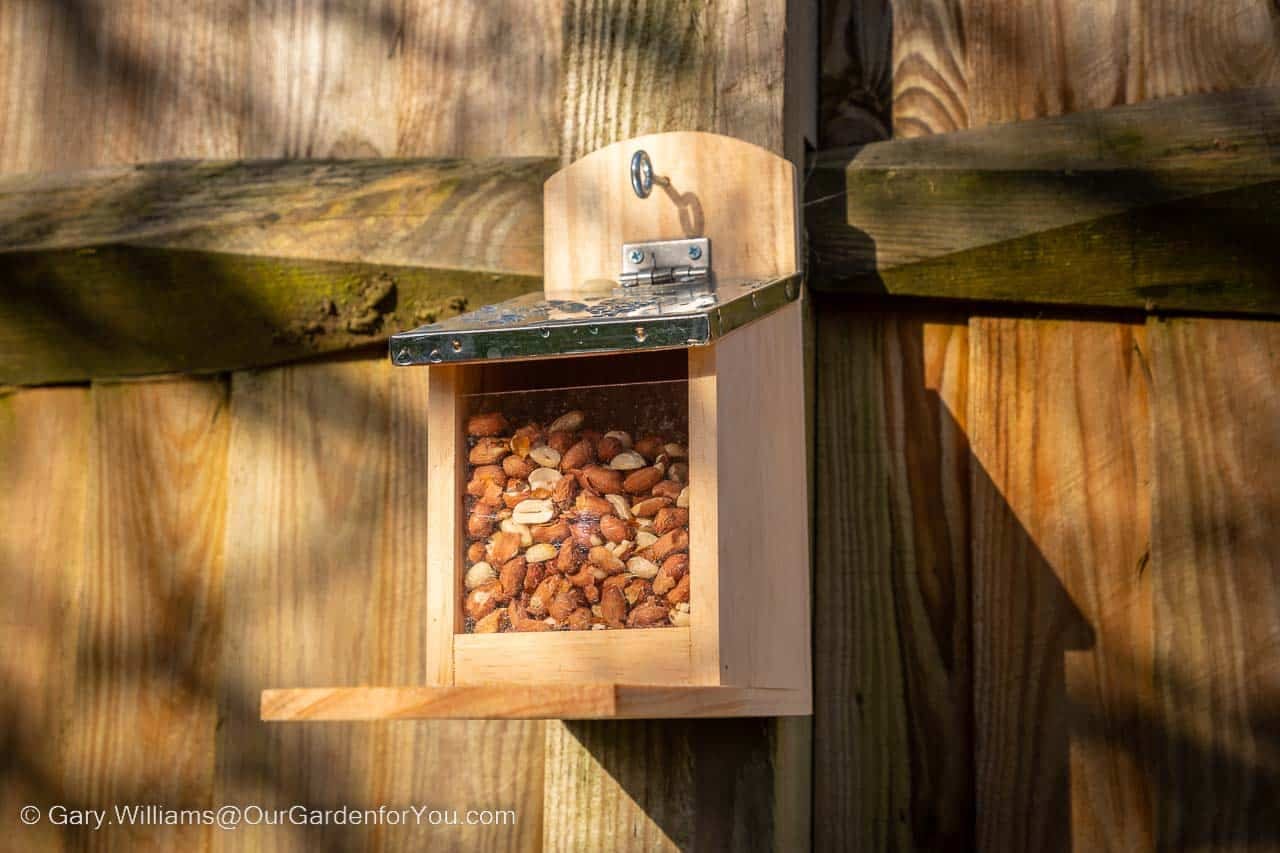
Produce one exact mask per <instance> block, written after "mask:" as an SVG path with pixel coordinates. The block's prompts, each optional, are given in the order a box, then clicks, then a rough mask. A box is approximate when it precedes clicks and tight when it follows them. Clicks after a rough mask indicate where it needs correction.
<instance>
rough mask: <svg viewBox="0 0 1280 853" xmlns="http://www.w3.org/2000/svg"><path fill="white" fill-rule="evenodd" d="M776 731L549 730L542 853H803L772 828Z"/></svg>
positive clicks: (673, 724) (766, 725) (732, 727)
mask: <svg viewBox="0 0 1280 853" xmlns="http://www.w3.org/2000/svg"><path fill="white" fill-rule="evenodd" d="M777 731H778V729H777V728H776V727H775V726H774V725H773V724H772V723H770V722H769V721H767V720H762V719H751V718H742V719H734V720H666V721H625V722H623V721H619V722H572V723H562V724H552V725H549V726H548V730H547V745H546V753H547V763H546V768H545V774H546V779H547V783H548V784H547V799H546V802H545V809H546V813H545V815H544V820H545V828H544V830H543V849H544V850H547V851H556V850H566V851H576V850H619V849H626V850H634V849H645V850H770V849H774V850H795V849H797V847H795V846H788V841H790V842H792V843H794V842H795V841H797V840H798V841H799V842H800V845H801V848H803V847H807V846H808V843H809V839H808V835H807V833H806V834H804V835H799V836H797V835H794V834H792V835H788V834H786V827H784V826H781V825H780V824H779V822H778V820H779V817H780V816H782V814H783V813H781V812H779V811H778V809H777V808H776V805H777V802H778V799H777V793H776V790H775V785H776V784H777V782H778V777H779V775H781V774H783V773H785V772H786V768H785V767H782V766H780V765H777V764H774V763H773V762H771V761H769V760H768V756H769V755H770V754H774V755H777V754H779V753H785V750H784V749H782V748H781V745H780V744H778V742H777V738H776V735H775V732H777ZM757 744H759V745H760V746H757ZM806 819H807V816H806Z"/></svg>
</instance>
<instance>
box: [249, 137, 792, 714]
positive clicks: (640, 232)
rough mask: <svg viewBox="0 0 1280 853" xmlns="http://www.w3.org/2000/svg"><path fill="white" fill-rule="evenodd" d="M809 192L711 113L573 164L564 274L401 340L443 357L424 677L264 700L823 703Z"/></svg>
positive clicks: (397, 355)
mask: <svg viewBox="0 0 1280 853" xmlns="http://www.w3.org/2000/svg"><path fill="white" fill-rule="evenodd" d="M795 199H796V195H795V174H794V168H793V167H792V165H791V164H790V163H788V162H787V161H785V160H783V159H782V158H780V157H778V156H776V155H774V154H771V153H769V152H767V151H765V150H764V149H761V148H758V147H756V146H754V145H750V144H748V143H745V142H741V141H739V140H735V139H731V138H728V137H722V136H717V135H713V134H706V133H691V132H677V133H665V134H656V135H651V136H644V137H640V138H637V139H633V140H628V141H625V142H619V143H616V144H614V145H610V146H608V147H606V148H603V149H601V150H599V151H596V152H594V153H592V154H590V155H588V156H586V157H584V158H583V159H581V160H579V161H578V162H576V163H574V164H572V165H570V166H568V167H566V168H565V169H562V170H561V171H560V172H558V173H556V174H555V175H553V176H552V177H551V178H550V179H549V180H548V181H547V183H546V186H545V192H544V217H545V218H544V229H545V230H544V234H545V240H544V243H545V245H544V252H545V293H544V294H531V295H530V296H528V297H522V298H519V299H515V300H511V301H509V302H506V303H501V304H499V305H494V306H489V307H486V308H484V309H481V310H479V311H475V312H472V313H470V314H467V315H464V316H461V317H458V318H455V319H453V320H450V321H447V322H444V323H438V324H433V325H430V326H425V327H423V328H420V329H416V330H414V331H411V332H406V333H402V334H398V335H395V336H393V338H392V340H391V357H392V360H393V362H394V363H395V364H397V365H404V366H412V367H417V368H418V369H426V370H428V371H430V374H429V381H428V385H429V392H428V393H429V415H428V417H429V420H428V442H429V460H430V461H429V470H428V471H427V472H426V474H427V476H428V477H429V478H430V481H429V502H428V506H427V507H426V509H425V511H426V512H427V513H429V529H428V554H427V559H428V566H429V569H428V571H429V579H428V591H427V601H426V606H427V607H428V609H429V628H428V636H427V638H426V641H427V652H428V655H427V656H428V661H429V667H430V671H429V673H428V680H429V683H428V684H426V685H422V686H414V687H387V688H333V689H323V688H322V689H303V690H274V691H266V692H265V693H264V696H263V717H264V718H266V719H382V718H433V717H441V718H449V717H455V718H563V719H582V718H610V717H653V718H657V717H681V716H774V715H792V714H808V713H810V712H811V689H810V682H811V668H810V627H809V537H808V520H807V519H808V489H807V485H806V452H805V400H804V368H803V350H802V323H801V304H800V296H801V284H802V281H801V275H800V272H799V270H800V264H799V261H798V254H797V236H796V232H797V221H796V220H797V210H796V201H795ZM713 253H714V256H713ZM419 366H420V367H419ZM566 413H568V414H566ZM558 418H559V420H557V419H558ZM490 424H493V427H492V428H490V427H489V425H490ZM521 424H525V425H526V426H524V427H523V431H518V430H519V427H520V425H521ZM557 424H560V425H564V427H565V428H561V429H556V428H555V427H556V426H557ZM654 424H658V425H659V426H657V427H655V426H654ZM548 427H550V428H548ZM646 429H648V430H650V431H653V430H655V429H656V430H657V431H658V433H660V435H661V436H663V437H664V438H661V439H650V440H648V444H647V445H645V444H643V440H642V435H644V434H645V430H646ZM513 431H515V435H514V436H513V435H512V432H513ZM614 431H616V432H614ZM606 432H607V433H608V435H603V434H605V433H606ZM522 436H523V437H522ZM602 436H603V437H602ZM613 436H617V439H616V440H614V439H613V438H612V437H613ZM606 439H608V440H606ZM666 440H669V441H670V443H667V444H662V443H661V442H662V441H666ZM521 442H523V443H521ZM480 445H483V446H480ZM535 445H536V446H535ZM513 447H514V448H515V449H514V450H513V449H512V448H513ZM531 447H532V448H533V449H532V450H531ZM606 447H607V448H608V449H607V450H606ZM664 448H665V449H664ZM489 450H492V454H491V455H486V453H487V452H488V451H489ZM508 456H510V457H511V458H507V457H508ZM579 456H581V457H582V458H583V461H582V462H578V461H572V462H571V459H574V460H576V459H577V457H579ZM535 460H537V461H535ZM504 469H505V474H504V473H503V470H504ZM531 471H533V472H534V473H532V474H530V473H529V472H531ZM508 475H509V476H508ZM633 475H634V476H633ZM650 475H652V476H650ZM642 481H643V482H642ZM659 481H660V482H659ZM624 483H625V488H623V487H622V485H623V484H624ZM655 483H657V485H654V484H655ZM533 485H537V486H538V487H539V488H538V489H535V488H533ZM555 487H559V491H558V492H556V493H554V494H553V491H552V490H553V488H555ZM504 488H505V491H502V489H504ZM486 490H488V491H486ZM499 492H501V494H499ZM655 507H656V508H657V509H656V510H655V509H654V508H655ZM632 510H635V512H633V511H632ZM602 514H603V516H604V517H606V522H605V524H604V526H603V532H602V530H601V527H600V526H599V520H600V518H601V517H602ZM526 522H527V523H526ZM584 525H585V526H584ZM668 530H670V532H668ZM566 531H569V532H566ZM570 532H571V535H570ZM535 540H536V542H537V544H536V545H535V544H533V543H534V542H535ZM508 546H509V547H508ZM498 552H501V553H498ZM553 554H554V555H556V557H550V556H549V555H553ZM559 557H563V558H564V559H563V561H562V562H561V561H560V560H559V559H558V558H559ZM526 558H528V559H526ZM544 560H545V562H544ZM659 566H661V567H660V568H659ZM673 567H674V568H673ZM655 571H656V572H658V574H657V575H656V576H655ZM677 579H679V580H680V581H681V583H680V584H677V583H676V580H677ZM571 580H572V582H571ZM557 606H559V608H560V609H559V610H558V611H557Z"/></svg>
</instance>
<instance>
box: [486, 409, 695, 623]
mask: <svg viewBox="0 0 1280 853" xmlns="http://www.w3.org/2000/svg"><path fill="white" fill-rule="evenodd" d="M584 420H585V419H584V416H583V413H582V412H580V411H571V412H567V413H565V414H563V415H561V416H560V417H558V418H556V419H555V420H554V421H553V422H552V423H550V424H548V425H547V426H546V427H545V428H544V427H543V426H542V425H540V424H538V423H526V424H524V425H523V426H520V427H519V428H515V429H513V428H512V424H511V423H510V422H509V421H508V420H507V418H506V417H505V416H504V415H503V414H502V413H500V412H485V413H482V414H477V415H474V416H472V417H471V418H470V419H469V420H468V421H467V437H468V460H467V461H468V463H469V469H468V470H469V473H468V481H467V484H466V499H465V503H464V508H465V510H466V523H465V527H466V536H467V548H466V555H465V556H466V564H465V570H464V575H463V580H464V584H463V585H464V587H465V589H464V592H463V595H464V599H463V612H464V613H465V616H466V630H467V631H468V632H470V633H477V634H489V633H497V632H501V631H554V630H573V631H580V630H605V629H609V628H656V627H665V626H669V625H688V624H689V615H690V605H689V486H688V483H689V463H688V460H687V453H686V450H685V447H684V445H683V444H681V443H680V442H679V441H678V440H676V439H678V436H672V435H666V436H664V435H657V434H652V433H646V434H643V435H641V436H640V437H639V438H638V439H636V440H634V441H633V440H632V436H631V434H630V433H628V432H625V431H622V430H617V429H611V430H609V431H608V432H598V431H595V430H592V429H587V428H586V425H585V424H584Z"/></svg>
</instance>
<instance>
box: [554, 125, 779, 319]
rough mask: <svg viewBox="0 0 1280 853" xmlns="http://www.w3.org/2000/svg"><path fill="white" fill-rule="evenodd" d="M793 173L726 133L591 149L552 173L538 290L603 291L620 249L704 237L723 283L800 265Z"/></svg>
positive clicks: (558, 293)
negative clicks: (638, 187)
mask: <svg viewBox="0 0 1280 853" xmlns="http://www.w3.org/2000/svg"><path fill="white" fill-rule="evenodd" d="M638 150H643V151H645V152H647V153H648V154H649V156H650V158H651V160H652V163H653V168H654V171H655V173H656V174H657V175H660V176H663V177H665V178H667V179H668V180H669V181H670V184H669V185H668V186H665V187H664V186H660V185H657V184H656V183H655V185H654V187H653V190H652V192H651V194H650V195H649V197H648V198H643V199H642V198H639V197H637V196H636V194H635V192H634V191H633V190H632V188H631V183H630V181H629V180H628V179H627V176H628V175H630V173H631V158H632V156H633V155H634V154H635V152H636V151H638ZM795 181H796V178H795V167H794V166H793V165H792V164H791V163H789V162H788V161H786V160H784V159H783V158H782V157H781V156H779V155H778V154H774V153H772V152H770V151H767V150H765V149H763V148H761V147H760V146H757V145H752V144H750V143H747V142H743V141H741V140H739V139H734V138H731V137H728V136H720V135H714V134H708V133H687V132H671V133H663V134H656V135H649V136H641V137H638V138H636V139H629V140H626V141H622V142H617V143H614V144H612V145H609V146H606V147H605V148H602V149H600V150H598V151H593V152H592V153H591V154H589V155H588V156H586V157H584V158H582V159H581V160H579V161H577V162H575V163H573V164H571V165H569V166H566V167H565V168H563V169H561V170H560V171H558V172H556V173H555V174H554V175H552V176H551V177H550V178H549V179H548V180H547V183H546V187H545V193H544V196H543V241H542V242H543V246H544V247H545V253H544V260H543V287H544V289H545V290H546V292H547V295H548V297H550V298H560V299H572V298H575V297H578V296H583V295H608V294H609V293H611V292H612V291H613V289H614V288H615V287H616V286H617V278H618V270H619V268H620V266H621V263H622V259H621V256H620V254H619V253H620V250H621V246H622V244H623V243H632V242H638V241H647V240H679V239H683V238H687V237H706V238H707V239H708V240H710V241H711V255H712V256H711V265H712V267H713V268H714V270H715V274H716V276H718V277H720V278H721V279H725V280H728V279H734V278H773V277H777V276H782V275H788V274H790V273H793V272H795V271H796V270H797V269H799V263H800V259H799V257H798V255H797V233H796V221H795V219H796V211H795V204H796V202H795Z"/></svg>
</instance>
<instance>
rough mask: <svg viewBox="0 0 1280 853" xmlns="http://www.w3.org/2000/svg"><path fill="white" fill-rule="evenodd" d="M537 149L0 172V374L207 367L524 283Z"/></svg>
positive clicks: (540, 166)
mask: <svg viewBox="0 0 1280 853" xmlns="http://www.w3.org/2000/svg"><path fill="white" fill-rule="evenodd" d="M555 166H556V163H555V161H553V160H544V159H512V160H491V161H475V162H468V161H464V160H456V159H431V160H368V161H346V162H284V161H279V162H277V161H273V162H229V163H228V162H180V163H160V164H154V165H149V166H141V167H120V168H113V169H102V170H94V171H91V172H83V173H75V174H68V175H39V176H17V177H8V178H3V179H0V384H5V383H12V384H35V383H47V382H67V381H76V380H83V379H88V378H94V377H103V376H128V375H136V374H145V373H161V372H169V371H206V370H225V369H230V368H236V367H247V366H253V365H262V364H270V363H275V362H281V361H287V360H291V359H296V358H301V357H305V356H309V355H314V354H318V353H324V352H333V351H337V350H343V349H349V348H352V347H357V346H361V345H365V344H369V343H375V342H381V341H382V340H383V339H384V337H385V335H386V334H387V333H388V332H389V331H392V330H396V329H400V328H407V327H410V326H413V325H416V324H419V323H423V322H430V321H431V320H432V319H435V318H440V317H444V316H447V315H449V314H453V313H457V312H458V311H461V310H465V309H466V308H467V307H475V306H477V305H480V304H484V303H487V302H494V301H498V300H501V299H506V298H508V297H510V296H514V295H517V294H519V293H524V292H527V291H530V290H536V289H538V288H540V287H541V274H542V183H543V181H544V180H546V178H547V176H549V175H550V174H551V172H553V171H554V169H555Z"/></svg>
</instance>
